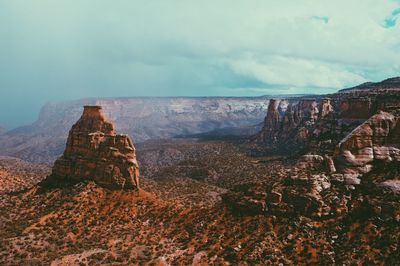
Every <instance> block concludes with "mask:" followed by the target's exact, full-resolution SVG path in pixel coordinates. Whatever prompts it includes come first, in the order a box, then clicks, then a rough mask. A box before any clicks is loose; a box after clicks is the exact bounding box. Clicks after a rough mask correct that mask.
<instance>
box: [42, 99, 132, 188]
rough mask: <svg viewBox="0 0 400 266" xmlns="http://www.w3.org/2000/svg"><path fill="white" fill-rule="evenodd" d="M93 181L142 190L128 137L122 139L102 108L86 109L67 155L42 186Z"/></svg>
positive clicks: (69, 145) (70, 136)
mask: <svg viewBox="0 0 400 266" xmlns="http://www.w3.org/2000/svg"><path fill="white" fill-rule="evenodd" d="M88 180H93V181H95V182H96V183H98V184H100V185H102V186H105V187H109V188H138V187H139V166H138V163H137V161H136V154H135V147H134V146H133V143H132V141H131V139H130V138H129V137H128V136H127V135H118V134H116V132H115V129H114V126H113V124H112V123H110V122H108V121H107V120H106V118H105V116H104V114H103V112H102V108H101V106H85V107H84V110H83V114H82V116H81V118H80V119H79V120H78V122H76V123H75V124H74V125H73V126H72V128H71V130H70V132H69V135H68V140H67V145H66V148H65V151H64V154H63V155H62V156H61V157H60V158H58V159H57V160H56V162H55V163H54V166H53V169H52V173H51V175H50V176H49V177H47V178H46V179H45V180H44V181H43V182H42V184H41V185H42V186H57V185H60V184H65V183H67V184H68V183H77V182H80V181H88Z"/></svg>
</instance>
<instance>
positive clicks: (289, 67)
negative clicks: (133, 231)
mask: <svg viewBox="0 0 400 266" xmlns="http://www.w3.org/2000/svg"><path fill="white" fill-rule="evenodd" d="M399 8H400V2H399V1H377V0H350V1H349V0H339V1H327V0H322V1H321V0H303V1H291V0H281V1H266V0H264V1H261V0H259V1H257V0H255V1H226V0H220V1H215V0H213V1H209V0H205V1H179V0H174V1H168V0H163V1H148V0H147V1H135V0H131V1H124V0H120V1H101V0H92V1H89V0H81V1H78V0H69V1H67V0H65V1H62V0H59V1H50V0H48V1H44V0H37V1H22V0H8V1H7V0H0V36H1V38H0V90H1V96H0V125H3V126H7V127H9V128H11V127H14V126H17V125H21V124H24V123H30V122H32V121H33V120H34V119H35V118H36V116H37V113H38V111H39V108H40V106H41V105H43V104H44V103H45V102H47V101H60V100H68V99H76V98H84V97H117V96H139V95H149V96H176V95H180V96H200V95H235V96H240V95H246V96H247V95H263V94H277V93H279V94H288V93H327V92H333V91H336V90H337V89H340V88H344V87H349V86H353V85H356V84H359V83H362V82H365V81H370V80H372V81H378V80H381V79H385V78H387V77H391V76H398V75H399V71H400V63H399V62H400V29H399V27H398V25H397V24H396V22H397V18H398V16H399V14H400V12H399Z"/></svg>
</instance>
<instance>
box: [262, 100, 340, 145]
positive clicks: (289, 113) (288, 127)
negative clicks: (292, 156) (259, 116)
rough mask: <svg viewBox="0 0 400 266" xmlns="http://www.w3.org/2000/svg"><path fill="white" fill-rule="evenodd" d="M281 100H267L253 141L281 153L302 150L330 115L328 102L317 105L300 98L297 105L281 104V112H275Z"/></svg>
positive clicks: (330, 110) (331, 109)
mask: <svg viewBox="0 0 400 266" xmlns="http://www.w3.org/2000/svg"><path fill="white" fill-rule="evenodd" d="M282 102H284V103H286V101H285V100H282V101H280V102H279V101H278V100H271V101H270V106H269V107H268V113H267V116H266V118H265V121H264V127H263V129H262V130H261V131H260V132H259V133H258V134H257V135H256V136H255V140H256V141H258V142H262V143H264V144H266V145H267V146H269V147H274V148H277V149H279V150H281V151H289V150H293V149H292V148H296V149H298V148H302V147H304V146H305V145H307V143H308V141H309V137H310V136H311V135H312V134H313V133H314V129H315V126H316V123H317V122H318V121H319V120H325V119H327V118H328V117H329V115H330V113H331V112H332V111H333V107H332V105H331V103H330V99H328V98H327V99H323V100H322V101H321V102H320V104H318V102H317V100H316V99H312V98H311V99H307V98H302V99H300V100H299V101H298V102H297V103H289V104H287V106H286V104H285V106H286V108H285V110H281V108H279V107H280V106H281V103H282Z"/></svg>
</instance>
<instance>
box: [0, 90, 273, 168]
mask: <svg viewBox="0 0 400 266" xmlns="http://www.w3.org/2000/svg"><path fill="white" fill-rule="evenodd" d="M268 101H269V98H266V97H250V98H246V97H237V98H236V97H235V98H226V97H198V98H189V97H186V98H185V97H176V98H172V97H171V98H154V97H143V98H140V97H138V98H105V99H85V100H77V101H69V102H59V103H49V104H47V105H45V106H44V107H43V108H42V111H41V113H40V115H39V118H38V120H37V121H36V122H35V123H33V124H32V125H30V126H26V127H20V128H17V129H14V130H11V131H9V132H7V133H6V134H4V135H2V136H1V137H0V154H2V155H9V156H14V157H18V158H24V159H25V160H28V161H33V162H42V163H49V162H53V161H54V160H55V159H56V158H57V157H58V156H60V155H61V154H62V152H63V149H64V144H65V141H66V139H67V136H68V130H69V129H70V128H71V126H72V125H73V123H74V122H75V121H77V120H78V119H79V117H80V114H81V107H82V106H83V105H101V106H102V107H103V111H104V113H105V115H106V116H107V117H108V118H109V119H110V120H111V121H113V123H114V124H115V125H116V126H117V127H118V129H119V130H121V131H123V132H126V133H127V134H129V135H130V136H135V142H137V143H138V142H143V141H145V140H149V139H163V138H173V137H175V136H179V135H193V134H198V133H204V132H209V131H212V130H216V129H222V128H241V127H248V126H253V125H257V124H260V123H261V122H262V121H263V119H264V117H265V113H266V110H267V107H268Z"/></svg>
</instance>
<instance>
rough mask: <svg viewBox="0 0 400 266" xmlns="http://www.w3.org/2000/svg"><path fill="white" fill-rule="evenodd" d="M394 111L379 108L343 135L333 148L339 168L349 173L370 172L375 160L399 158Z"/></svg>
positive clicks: (398, 127)
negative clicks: (377, 111) (374, 113)
mask: <svg viewBox="0 0 400 266" xmlns="http://www.w3.org/2000/svg"><path fill="white" fill-rule="evenodd" d="M399 124H400V123H399V118H398V117H396V116H395V115H393V114H391V113H388V112H383V111H380V112H379V113H377V114H376V115H374V116H372V117H371V118H370V119H368V120H367V121H365V122H364V123H363V124H361V125H360V126H358V127H357V128H356V129H355V130H354V131H353V132H352V133H350V134H349V135H348V136H347V137H346V138H345V139H343V140H342V141H341V142H340V143H339V144H338V145H337V148H336V151H335V159H336V161H337V165H338V166H339V167H340V170H341V171H342V172H344V173H348V174H365V173H367V172H370V171H371V170H372V168H373V165H374V163H376V162H378V161H383V162H392V161H397V162H399V161H400V149H399V146H400V142H399V136H400V125H399Z"/></svg>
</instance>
